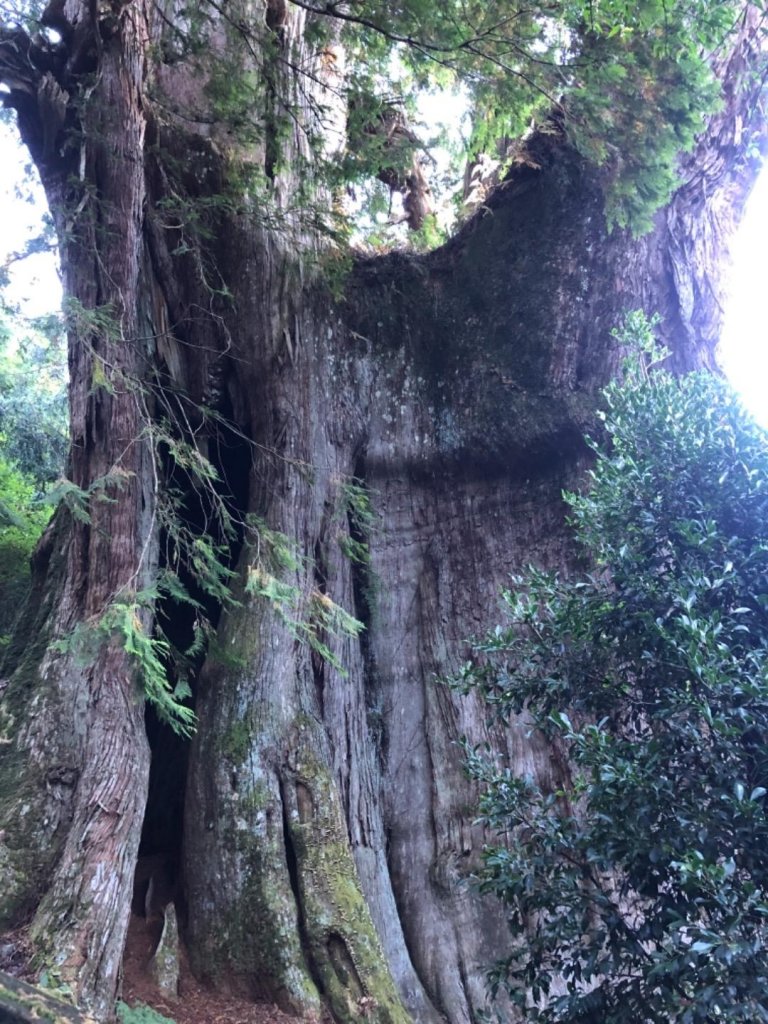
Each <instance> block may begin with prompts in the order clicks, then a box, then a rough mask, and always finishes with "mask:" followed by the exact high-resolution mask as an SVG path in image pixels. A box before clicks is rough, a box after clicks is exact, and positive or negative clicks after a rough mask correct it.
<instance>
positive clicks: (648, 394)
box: [460, 317, 768, 1024]
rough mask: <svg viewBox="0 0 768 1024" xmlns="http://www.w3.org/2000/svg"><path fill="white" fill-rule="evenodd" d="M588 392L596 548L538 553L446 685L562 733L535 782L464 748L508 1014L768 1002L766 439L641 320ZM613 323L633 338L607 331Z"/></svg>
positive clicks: (642, 1014) (708, 1015) (583, 528)
mask: <svg viewBox="0 0 768 1024" xmlns="http://www.w3.org/2000/svg"><path fill="white" fill-rule="evenodd" d="M631 327H632V330H631V332H630V333H631V334H632V335H633V337H634V338H635V340H637V338H638V336H639V337H640V339H641V341H642V342H643V344H642V345H641V351H636V352H635V354H634V355H632V356H631V357H630V359H629V360H628V361H627V365H626V371H625V379H624V380H623V381H621V382H617V383H615V384H613V385H612V386H610V387H609V388H608V389H607V391H606V393H605V397H606V405H607V411H606V413H605V427H606V432H607V438H608V440H607V441H606V442H605V443H600V444H593V448H594V451H595V455H596V464H595V468H594V471H593V474H592V486H591V489H590V490H589V491H588V493H586V494H585V495H582V496H577V495H568V496H567V501H568V503H569V505H570V508H571V518H572V523H573V527H574V529H575V530H576V533H577V536H578V538H579V540H580V541H581V543H582V544H583V546H584V552H585V555H586V557H587V558H588V560H589V562H590V563H591V565H592V566H593V571H592V573H591V574H589V575H584V576H580V577H578V578H562V577H559V576H557V575H550V574H547V573H543V572H540V571H536V570H530V571H529V572H528V574H527V575H526V576H525V577H523V578H521V579H517V580H516V581H515V587H514V590H513V591H510V592H508V593H506V594H505V601H506V605H507V611H508V616H509V618H508V621H507V622H506V623H505V624H504V626H503V627H500V628H499V629H497V630H496V632H495V633H493V634H492V635H490V636H488V637H487V638H486V639H485V640H484V641H483V642H482V643H480V644H479V645H478V647H477V658H476V660H475V662H474V663H473V664H471V665H469V666H467V667H466V669H465V670H464V672H463V674H462V679H461V681H460V685H462V686H464V687H473V688H477V689H479V690H480V691H481V692H482V693H483V694H484V696H485V699H486V700H487V701H488V703H489V705H490V707H491V708H492V709H493V711H494V712H495V713H496V714H497V715H499V716H500V717H501V718H502V719H503V720H508V719H509V718H510V717H511V716H513V715H518V714H520V713H522V712H526V713H527V714H528V715H529V716H530V718H531V720H532V723H533V724H532V727H533V729H534V730H536V731H539V732H540V733H543V734H544V735H545V736H546V737H548V738H549V740H550V741H551V742H552V743H553V744H555V745H557V746H559V747H560V748H561V749H563V750H564V751H565V753H566V754H567V758H568V763H569V765H570V772H569V777H568V778H567V779H566V780H564V781H563V782H562V784H561V785H560V786H559V788H556V789H554V790H552V791H546V790H544V789H542V788H541V787H540V786H538V785H537V784H536V783H535V782H534V781H532V780H531V779H530V778H525V777H521V776H519V775H515V774H514V773H513V772H512V771H510V770H508V769H506V768H504V767H502V766H500V765H499V764H498V763H497V762H494V761H492V760H490V759H489V758H488V757H487V756H486V755H485V754H483V753H482V752H481V751H479V750H477V749H475V750H469V751H468V765H469V770H470V772H471V774H472V775H473V776H474V777H475V778H477V779H479V780H480V781H481V783H482V784H483V787H484V796H483V798H482V814H483V816H484V818H485V820H486V821H487V822H488V823H489V824H490V825H491V826H492V827H494V828H495V829H496V830H498V833H499V835H500V837H501V841H500V843H499V844H498V845H497V846H495V847H493V848H488V849H487V850H486V851H485V860H484V868H483V871H482V879H481V884H482V887H483V889H485V890H486V891H488V892H492V893H495V894H496V895H497V896H498V897H499V898H500V899H501V900H503V902H504V904H505V907H506V910H507V913H508V917H509V923H510V926H511V930H512V942H511V948H510V951H509V953H508V955H507V956H506V957H505V959H503V960H502V961H501V962H499V963H498V964H497V965H496V966H495V967H494V969H493V971H492V973H491V986H492V990H493V991H494V992H496V991H498V989H499V988H500V987H501V988H503V989H505V990H507V991H508V992H509V994H510V996H511V999H512V1001H513V1002H514V1003H515V1004H516V1005H517V1007H518V1008H519V1010H520V1012H521V1015H522V1017H523V1019H524V1020H526V1021H532V1022H537V1024H545V1022H546V1024H554V1022H566V1021H567V1022H577V1021H578V1022H587V1021H589V1022H593V1024H620V1022H630V1021H632V1022H637V1021H642V1022H644V1024H662V1022H663V1024H668V1022H671V1021H673V1022H679V1024H696V1022H708V1024H709V1022H712V1024H715V1022H718V1024H720V1022H722V1024H735V1022H743V1021H749V1022H752V1024H754V1022H758V1021H766V1020H768V952H767V947H768V891H767V890H768V817H767V816H766V807H765V804H766V788H767V787H768V746H766V744H767V742H768V444H767V443H766V435H765V433H764V432H763V431H762V430H761V429H760V428H759V427H758V426H757V425H756V424H754V423H753V422H752V421H751V420H750V418H749V417H748V415H747V414H746V413H745V412H744V411H743V410H742V408H741V406H740V404H739V402H738V400H737V399H736V397H735V396H734V395H733V394H732V392H731V391H730V390H729V388H728V386H727V385H726V384H725V383H724V382H723V381H721V380H719V379H716V378H714V377H712V376H708V375H705V374H701V373H699V374H692V375H690V376H687V377H684V378H683V379H675V378H673V377H672V376H671V375H670V374H668V373H666V372H663V371H661V370H657V371H656V372H648V363H649V360H651V361H652V360H653V359H654V358H655V355H656V353H653V351H652V346H651V345H650V343H649V328H648V325H647V324H646V323H644V322H643V321H642V319H641V318H638V317H635V318H634V320H633V322H632V324H631ZM624 340H627V337H626V336H625V337H624Z"/></svg>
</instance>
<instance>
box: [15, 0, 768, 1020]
mask: <svg viewBox="0 0 768 1024" xmlns="http://www.w3.org/2000/svg"><path fill="white" fill-rule="evenodd" d="M35 19H37V20H35ZM761 31H762V23H761V15H760V11H759V8H758V7H757V6H751V5H743V4H727V3H726V4H723V3H714V4H713V3H706V2H704V0H689V2H685V3H677V4H673V5H664V4H657V3H655V2H649V3H645V4H639V5H638V4H624V3H606V4H584V5H581V4H578V3H536V4H531V5H527V6H519V7H518V6H516V5H515V4H512V3H490V4H473V3H462V4H456V5H454V4H448V5H444V6H443V8H442V9H441V11H438V12H435V11H430V10H429V9H428V7H427V6H426V5H423V4H421V3H417V2H413V3H405V4H402V5H398V6H397V7H396V8H390V7H389V6H388V5H384V4H378V3H377V2H375V0H371V2H370V3H368V2H360V3H350V4H334V3H330V4H317V5H313V4H312V3H310V2H307V3H299V2H296V3H288V4H286V3H284V2H280V0H268V2H267V3H266V4H263V3H261V2H254V3H251V2H249V0H244V2H242V3H241V2H234V3H220V2H217V0H208V2H200V3H197V4H194V5H187V6H183V5H180V4H174V3H157V4H151V3H149V2H146V0H130V2H115V3H110V4H100V3H98V2H97V3H93V2H91V0H89V2H85V0H64V2H59V0H54V2H52V3H50V4H49V5H48V7H47V8H45V10H43V11H38V12H34V11H33V12H32V13H31V14H30V13H29V12H27V14H25V16H24V18H21V17H19V16H16V15H14V14H13V12H8V11H6V15H5V24H4V26H3V28H2V34H1V35H0V79H1V80H2V81H3V82H4V83H5V88H6V92H5V97H4V98H5V102H6V105H8V106H9V107H11V108H13V109H14V110H15V111H16V114H17V120H18V126H19V131H20V134H21V138H22V140H23V141H24V142H25V144H26V145H27V146H28V147H29V150H30V152H31V154H32V157H33V159H34V161H35V163H36V165H37V167H38V170H39V172H40V176H41V179H42V182H43V185H44V187H45V190H46V193H47V197H48V201H49V204H50V208H51V213H52V216H53V218H54V221H55V224H56V229H57V232H58V238H59V245H60V252H61V259H62V268H63V277H64V286H65V294H66V313H67V318H68V332H69V365H70V375H71V384H70V419H71V450H70V459H69V474H68V475H69V483H68V485H67V487H66V488H64V500H63V501H62V504H61V506H60V508H59V511H58V512H57V514H56V516H55V517H54V520H53V521H52V523H51V525H50V526H49V528H48V530H47V531H46V533H45V535H44V537H43V539H42V541H41V543H40V545H39V547H38V549H37V552H36V554H35V557H34V583H33V588H32V593H31V597H30V600H29V602H28V605H27V607H26V609H25V611H24V614H23V615H22V616H21V618H20V622H19V626H18V629H17V632H16V635H15V638H14V641H13V643H12V644H11V647H10V649H9V652H8V655H7V658H6V664H5V671H4V679H3V682H2V684H1V685H2V688H3V710H2V722H1V723H0V727H1V728H2V740H3V742H2V744H0V819H1V820H2V831H0V869H2V874H3V878H4V885H3V888H2V893H1V894H0V919H1V920H2V922H3V923H4V925H5V926H6V927H8V928H17V927H19V926H20V925H24V926H25V928H26V934H27V941H28V942H29V944H30V948H31V949H32V951H33V958H34V962H35V963H36V964H38V965H39V966H41V967H42V966H45V967H46V968H47V969H48V971H49V973H50V972H51V971H53V972H54V976H55V977H58V978H60V979H61V980H62V981H64V982H67V983H68V984H70V985H71V986H72V988H73V989H74V991H75V993H76V995H77V997H78V998H79V1000H80V1002H81V1003H82V1004H83V1005H84V1006H86V1007H89V1008H91V1009H92V1010H93V1011H94V1012H95V1014H96V1015H97V1016H99V1017H101V1018H107V1017H108V1016H109V1014H110V1013H111V1008H112V1005H113V1000H114V995H115V990H116V986H117V979H118V973H119V965H120V958H121V954H122V948H123V943H124V939H125V933H126V927H127V922H128V915H129V911H130V905H131V898H132V890H133V884H134V875H135V874H136V869H137V858H138V859H139V860H143V861H145V862H147V863H150V862H151V863H153V864H157V863H158V862H161V863H162V865H163V867H162V872H163V874H164V876H165V881H166V882H167V883H168V886H167V888H168V891H169V892H170V891H171V889H172V888H173V886H174V885H175V886H176V893H177V897H176V898H177V903H178V905H179V908H180V910H181V917H182V930H183V935H184V940H185V942H186V945H187V948H188V951H189V955H190V961H191V964H192V966H193V969H194V970H195V972H196V973H197V974H198V975H199V976H200V977H202V978H203V979H204V980H206V981H208V982H209V983H211V984H212V985H215V986H221V987H226V988H228V989H234V990H236V991H241V992H244V993H246V994H247V995H250V996H252V997H254V998H266V999H274V1000H276V1001H278V1002H279V1003H280V1004H282V1005H283V1006H285V1007H286V1008H288V1009H290V1010H292V1011H294V1012H296V1013H299V1014H305V1015H312V1014H316V1013H318V1012H319V1010H320V1008H321V1006H322V1005H323V1004H325V1005H327V1006H328V1007H330V1009H331V1012H332V1014H333V1016H334V1017H335V1018H336V1019H337V1020H340V1021H343V1020H355V1019H359V1018H360V1017H361V1016H367V1017H369V1018H370V1019H372V1020H378V1021H405V1020H408V1019H414V1020H419V1021H436V1020H439V1019H440V1018H441V1017H444V1018H446V1019H448V1020H449V1021H451V1022H463V1021H469V1020H471V1019H472V1017H473V1013H474V1007H475V1006H476V1005H477V1004H478V1003H480V1002H481V1001H482V997H483V966H484V965H485V964H486V963H487V962H488V961H490V960H491V959H492V958H493V957H494V956H495V955H496V954H497V953H498V949H499V944H500V943H501V942H502V941H503V936H504V931H505V929H504V922H503V920H502V919H501V918H500V916H499V913H498V911H497V910H494V909H493V907H491V906H488V905H485V904H483V903H482V902H481V901H480V900H479V899H478V897H477V896H476V895H475V894H473V893H472V892H471V891H470V889H469V888H468V887H467V886H466V885H465V884H464V879H465V876H467V875H468V874H469V873H470V872H471V870H472V868H473V866H474V864H475V855H476V852H477V850H478V849H479V847H480V845H481V844H482V841H483V836H482V833H481V830H480V828H479V826H477V825H476V824H474V816H475V811H474V800H475V796H474V793H473V791H472V789H471V788H470V786H469V784H468V783H467V782H466V780H465V779H464V778H463V775H462V770H461V756H460V752H459V751H458V750H457V748H456V744H455V740H456V739H457V738H458V737H459V735H461V734H466V735H467V736H468V737H469V738H470V741H471V742H480V741H482V740H483V739H484V738H485V736H486V733H487V729H488V728H489V727H488V726H487V725H486V723H485V720H484V716H483V714H482V712H481V710H480V709H479V707H478V706H474V705H471V704H470V703H468V702H458V701H457V700H455V699H454V697H453V696H452V695H451V694H450V693H449V692H448V691H446V690H445V689H441V688H439V687H437V686H435V685H434V678H435V676H436V674H440V673H443V672H445V671H446V670H449V669H450V668H451V667H452V666H453V665H454V664H455V663H456V662H457V661H459V660H460V659H461V658H462V657H463V656H464V653H465V652H464V644H465V641H466V639H467V637H469V636H470V635H471V634H476V633H477V632H478V631H479V630H481V629H482V628H483V627H484V626H485V625H486V624H488V623H490V622H492V621H494V617H495V604H496V593H497V591H498V588H499V585H500V584H501V583H502V582H503V581H504V579H505V577H506V575H507V574H508V573H509V572H510V571H511V570H513V569H515V568H516V567H517V566H519V565H520V564H521V563H523V562H526V563H527V562H529V561H531V560H534V561H536V562H538V563H540V564H542V565H546V566H552V565H558V564H567V563H568V561H569V559H570V558H571V554H570V551H569V546H568V540H567V536H566V533H565V531H564V529H563V509H562V503H561V498H560V494H561V490H562V488H563V486H564V484H567V483H569V482H572V481H573V480H574V478H575V477H577V476H578V475H579V474H580V473H581V472H582V471H583V468H584V465H585V461H586V459H587V457H588V453H587V450H586V449H585V447H584V445H583V443H582V440H581V438H582V435H583V431H584V428H585V427H586V426H588V425H589V423H590V422H591V419H592V415H593V409H594V405H595V396H596V395H597V393H598V391H599V388H600V386H601V385H602V384H603V383H604V382H605V380H606V379H607V378H608V377H609V376H610V374H611V372H612V369H613V367H614V365H615V362H616V359H615V353H614V350H613V348H612V345H611V340H610V339H611V331H612V329H613V328H614V327H615V325H616V323H617V322H618V321H619V319H620V318H621V315H622V314H623V312H624V311H625V310H626V309H628V308H638V307H642V308H645V309H646V310H648V311H649V312H658V313H659V314H661V316H662V317H663V329H662V340H663V341H664V342H665V343H666V344H667V345H668V346H669V347H670V349H671V350H672V352H673V360H674V364H675V366H676V367H677V369H679V370H680V369H684V368H687V367H690V366H693V365H701V364H704V365H713V361H714V355H713V352H714V347H715V345H716V342H717V337H718V332H719V327H720V321H721V314H722V297H723V289H722V284H721V264H722V261H723V258H724V256H725V253H726V251H727V242H728V238H729V235H730V233H731V230H732V228H733V226H734V224H735V223H736V222H737V221H738V217H739V214H740V211H741V209H742V206H743V202H744V200H745V197H746V195H747V193H748V191H749V188H750V186H751V183H752V181H753V178H754V175H755V174H756V171H757V166H758V162H759V150H760V146H761V144H762V140H763V134H764V119H763V109H762V107H761V86H762V80H761V74H762V66H761V53H760V50H761V39H762V35H761ZM393 74H394V75H398V76H401V77H403V78H404V79H406V80H407V82H408V85H409V87H410V86H419V85H423V84H425V83H429V82H430V81H435V80H437V79H438V78H441V77H442V78H443V79H445V78H446V77H447V78H450V77H451V76H454V77H456V76H463V81H464V83H465V87H466V89H467V91H468V94H469V97H470V101H471V103H472V105H473V109H474V124H475V128H474V133H473V137H472V142H471V146H472V147H473V150H474V155H477V154H478V153H479V152H480V149H481V148H482V147H483V146H485V147H486V148H493V147H497V146H498V147H501V149H502V150H503V152H504V155H505V160H506V164H505V169H504V172H503V175H501V177H502V178H503V180H502V181H501V183H500V184H499V186H498V187H497V188H496V189H494V190H491V191H490V192H489V194H488V195H487V196H486V197H485V201H484V203H483V204H482V206H481V207H480V209H479V210H478V211H477V212H476V213H475V214H474V215H473V216H472V217H471V218H469V219H468V220H467V221H466V223H465V224H464V225H463V226H462V228H461V229H460V230H459V231H458V232H457V233H456V234H455V235H454V236H453V237H452V238H451V239H450V240H449V241H448V242H447V243H446V244H445V245H443V246H442V247H440V248H438V249H436V250H435V251H433V252H430V253H427V254H421V255H419V254H416V253H415V252H414V251H412V250H409V249H408V248H404V249H402V250H400V251H395V252H392V253H389V254H383V255H359V254H358V255H355V254H354V251H353V250H351V249H350V248H349V246H348V245H347V243H346V242H345V239H344V230H343V211H342V210H340V207H342V206H343V203H344V192H345V187H346V182H347V181H348V180H349V178H350V176H353V175H363V176H364V175H365V174H368V175H370V176H371V177H372V178H378V179H379V181H381V182H385V183H386V184H387V185H388V186H390V187H392V188H395V189H400V190H401V191H402V192H403V193H404V197H405V198H404V208H405V211H406V215H407V217H408V220H409V223H410V224H411V226H413V227H419V226H420V225H422V224H423V221H424V216H425V213H426V208H427V201H426V196H425V184H424V171H423V168H422V167H421V164H420V162H419V158H418V155H414V147H415V145H416V143H415V141H414V138H415V137H414V136H413V133H412V132H411V131H410V130H409V129H408V127H407V125H406V124H405V119H404V117H403V115H402V110H403V109H404V108H403V107H401V105H400V104H399V103H398V102H395V103H394V105H393V101H392V95H391V93H392V92H396V90H395V89H393V88H392V87H388V85H387V82H386V77H387V75H393ZM526 126H527V127H526ZM513 140H516V141H513ZM654 211H655V212H654ZM145 697H146V698H148V703H147V706H146V708H145V704H144V698H145ZM192 709H193V710H192ZM502 739H503V742H504V743H505V744H506V747H507V750H508V754H509V757H510V759H511V760H512V762H513V763H514V764H515V765H517V766H518V767H520V766H526V765H527V766H528V767H529V769H530V771H531V772H533V773H535V774H536V775H537V777H539V778H540V779H542V780H546V779H547V778H548V777H553V778H556V777H557V775H558V773H559V772H561V771H563V770H564V767H563V766H562V765H561V764H560V763H559V761H558V758H557V757H556V755H555V754H554V753H553V752H552V751H550V750H548V749H547V748H546V746H544V745H542V744H541V743H537V742H534V741H532V740H530V739H529V738H528V737H527V735H526V730H525V727H524V726H521V727H520V728H515V729H511V730H510V731H509V732H508V733H507V734H506V735H505V736H504V737H502ZM139 875H141V872H139ZM153 881H155V880H154V879H153Z"/></svg>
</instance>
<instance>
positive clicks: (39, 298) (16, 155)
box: [0, 121, 62, 317]
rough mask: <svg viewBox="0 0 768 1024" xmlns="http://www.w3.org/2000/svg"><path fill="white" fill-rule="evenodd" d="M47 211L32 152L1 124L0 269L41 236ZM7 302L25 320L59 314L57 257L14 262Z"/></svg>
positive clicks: (49, 255) (44, 254)
mask: <svg viewBox="0 0 768 1024" xmlns="http://www.w3.org/2000/svg"><path fill="white" fill-rule="evenodd" d="M46 210H47V205H46V202H45V195H44V193H43V187H42V185H41V184H40V180H39V178H38V176H37V172H36V171H35V169H34V167H33V166H32V161H31V159H30V157H29V153H28V152H27V150H26V148H25V147H24V146H20V145H19V139H18V133H17V132H16V129H15V128H14V127H12V126H11V125H10V124H8V123H7V122H6V121H0V265H4V264H5V263H6V261H7V260H8V258H9V257H10V256H12V254H13V253H17V252H21V251H23V249H24V246H25V245H26V244H27V242H28V241H29V240H30V239H31V238H34V237H35V236H36V235H39V234H40V232H41V231H42V229H43V220H42V218H43V216H44V215H45V212H46ZM8 297H9V299H10V301H11V302H13V303H14V304H18V305H19V307H20V309H21V312H22V314H23V315H24V316H28V317H37V316H45V315H47V314H49V313H56V312H58V311H59V310H60V309H61V298H62V295H61V281H60V280H59V274H58V261H57V259H56V256H55V255H54V254H53V253H51V252H42V253H36V254H34V255H32V256H27V257H25V258H24V259H22V260H18V261H16V262H14V263H13V264H12V266H11V268H10V286H9V290H8Z"/></svg>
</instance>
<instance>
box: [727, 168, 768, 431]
mask: <svg viewBox="0 0 768 1024" xmlns="http://www.w3.org/2000/svg"><path fill="white" fill-rule="evenodd" d="M766 238H768V166H766V167H765V168H763V171H762V173H761V174H760V177H759V178H758V179H757V183H756V184H755V187H754V190H753V192H752V195H751V196H750V197H749V201H748V203H747V208H746V211H745V214H744V219H743V221H742V223H741V226H740V228H739V231H738V233H737V236H736V238H735V240H734V244H733V247H732V257H733V265H732V267H731V274H730V285H729V293H730V294H729V299H728V306H727V308H726V315H725V329H724V330H723V336H722V339H721V341H720V350H719V355H720V360H721V363H722V366H723V369H724V370H725V372H726V373H727V374H728V377H729V379H730V381H731V383H732V384H733V386H734V388H736V390H737V391H738V392H739V394H740V395H741V398H742V400H743V402H744V404H745V405H746V406H747V408H748V409H749V410H750V412H751V413H752V415H753V416H754V417H755V419H756V420H757V421H758V422H759V423H761V424H762V425H763V426H764V427H768V313H766V289H767V288H768V246H767V245H766Z"/></svg>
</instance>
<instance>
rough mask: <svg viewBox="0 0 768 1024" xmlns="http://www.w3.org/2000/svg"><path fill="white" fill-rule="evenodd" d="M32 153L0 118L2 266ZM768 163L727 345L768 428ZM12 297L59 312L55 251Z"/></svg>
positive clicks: (28, 272) (739, 268)
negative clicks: (767, 306)
mask: <svg viewBox="0 0 768 1024" xmlns="http://www.w3.org/2000/svg"><path fill="white" fill-rule="evenodd" d="M28 163H29V161H28V158H27V154H26V150H24V149H23V148H22V147H20V146H19V145H18V142H17V139H16V134H15V132H14V130H13V129H12V128H11V127H10V126H9V125H7V124H5V123H0V225H1V228H0V230H1V232H2V234H1V235H0V265H1V264H2V263H4V262H5V260H6V259H7V257H8V255H9V254H10V253H12V252H15V251H18V250H20V249H22V248H23V246H24V243H25V242H26V240H27V239H29V238H30V237H31V236H34V235H35V234H36V233H37V232H39V230H40V217H41V210H43V209H44V208H45V204H44V199H43V195H42V190H41V188H40V186H39V185H35V184H34V183H30V175H29V168H28ZM767 237H768V167H766V169H765V171H764V172H763V174H762V175H761V177H760V178H759V180H758V182H757V185H756V186H755V189H754V191H753V193H752V196H751V197H750V201H749V204H748V207H747V212H746V216H745V218H744V221H743V223H742V225H741V229H740V231H739V234H738V237H737V239H736V241H735V244H734V248H733V266H732V271H731V275H730V300H729V303H728V309H727V315H726V325H725V331H724V333H723V339H722V343H721V348H720V356H721V360H722V364H723V366H724V368H725V370H726V372H727V373H728V375H729V377H730V378H731V381H732V382H733V384H734V386H735V387H736V388H737V390H739V391H740V392H741V394H742V398H743V400H744V402H745V404H746V405H747V406H748V407H749V408H750V409H751V411H752V413H753V414H754V415H755V417H756V418H757V419H758V420H759V421H760V422H761V423H762V424H763V425H765V426H766V427H768V315H767V314H766V311H765V296H764V294H763V292H764V290H765V288H766V284H767V280H768V279H767V278H766V272H767V271H768V259H767V258H766V244H765V241H764V240H765V239H766V238H767ZM11 289H12V291H11V295H12V296H13V300H14V301H15V302H18V303H19V304H20V305H21V308H22V311H23V312H24V313H25V314H26V315H28V316H41V315H43V314H46V313H50V312H55V311H56V310H57V309H58V308H59V306H60V304H61V285H60V283H59V279H58V275H57V272H56V265H55V260H54V258H53V256H52V255H50V254H41V255H37V256H30V257H27V258H26V259H24V260H22V261H20V262H19V263H17V264H15V265H14V267H13V268H12V270H11Z"/></svg>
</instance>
